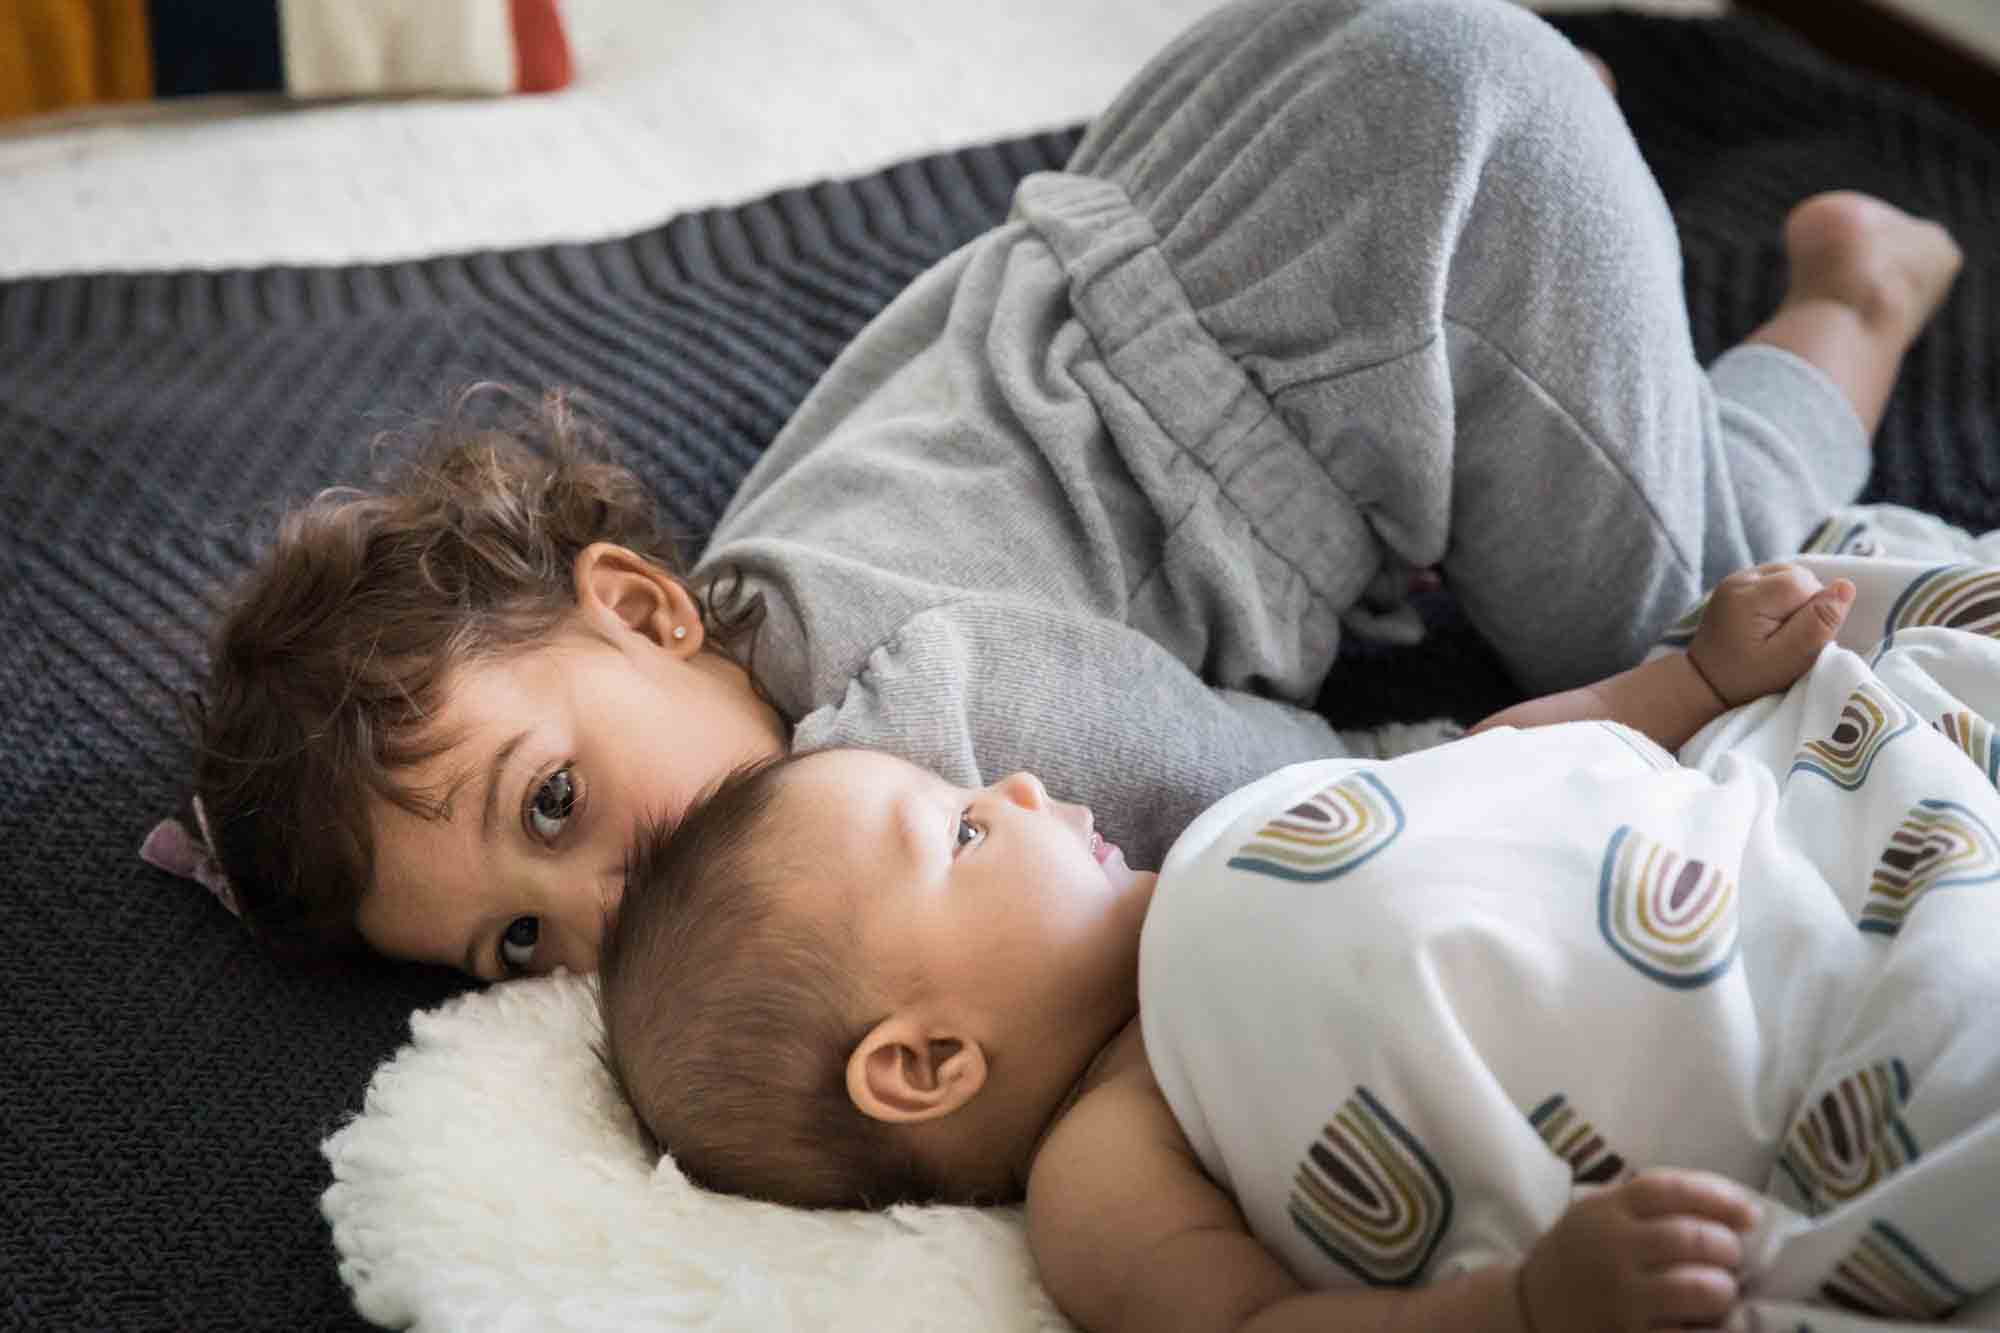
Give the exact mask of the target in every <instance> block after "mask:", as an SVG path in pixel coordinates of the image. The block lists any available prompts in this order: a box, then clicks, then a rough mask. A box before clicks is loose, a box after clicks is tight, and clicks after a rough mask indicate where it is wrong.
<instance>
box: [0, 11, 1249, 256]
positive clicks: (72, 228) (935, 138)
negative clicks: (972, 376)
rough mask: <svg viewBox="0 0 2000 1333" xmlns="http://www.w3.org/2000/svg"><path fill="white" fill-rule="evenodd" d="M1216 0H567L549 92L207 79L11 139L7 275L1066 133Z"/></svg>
mask: <svg viewBox="0 0 2000 1333" xmlns="http://www.w3.org/2000/svg"><path fill="white" fill-rule="evenodd" d="M1211 3H1212V0H1088V2H1087V3H1077V2H1076V0H837V3H796V2H793V0H564V4H563V14H564V16H565V19H566V20H567V25H568V30H569V34H570V40H571V43H572V50H573V53H574V58H575V69H576V78H575V81H574V83H573V85H572V86H571V87H570V88H569V89H567V90H565V91H563V92H561V93H555V94H550V95H546V96H539V97H510V98H499V99H477V100H475V99H465V100H454V99H440V98H412V99H404V100H396V101H358V102H346V103H338V104H321V105H293V104H288V103H286V102H285V101H284V100H283V99H281V98H275V97H271V98H250V97H218V98H198V99H190V100H186V101H182V102H178V103H175V102H166V103H159V104H154V105H152V106H149V107H145V108H142V109H138V110H125V111H111V110H109V109H107V112H94V113H83V114H72V115H69V116H67V117H54V118H49V117H44V118H41V119H39V120H34V121H28V122H21V123H17V124H16V125H15V126H14V127H12V128H9V129H7V130H6V131H5V132H4V133H0V277H13V276H20V275H25V274H36V273H54V272H64V271H71V270H78V269H110V268H117V269H138V268H160V267H181V266H191V267H229V266H235V265H245V264H266V263H341V262H351V261H381V260H390V259H399V258H408V257H412V256H417V255H425V254H435V253H440V252H445V251H454V250H468V249H479V248H485V247H494V246H517V245H531V244H540V243H544V242H550V241H558V240H585V239H596V238H602V237H606V236H614V235H619V234H622V233H626V232H631V231H635V230H638V229H640V228H643V227H646V226H649V225H652V224H655V223H657V222H660V221H662V220H664V219H666V218H668V217H670V216H672V215H674V214H675V213H678V212H682V211H684V210H686V209H690V208H695V207H701V206H704V205H711V204H734V203H739V202H742V201H743V200H745V199H749V198H752V197H755V196H757V195H759V194H763V193H765V192H767V191H770V190H773V189H778V188H781V187H784V186H787V185H794V184H799V183H803V182H807V181H812V180H818V179H823V178H826V177H831V176H842V175H851V174H855V173H859V172H864V171H869V170H873V169H875V168H877V167H881V166H884V165H886V164H888V163H890V162H894V161H897V160H900V159H902V158H906V157H910V156H913V155H916V154H919V153H924V152H930V151H935V150H940V149H945V148H954V147H959V146H962V145H965V144H972V143H980V142H986V141H989V140H993V139H997V138H1001V137H1004V136H1007V135H1012V134H1018V133H1027V132H1032V131H1035V130H1040V129H1049V128H1055V127H1059V126H1063V125H1067V124H1073V123H1075V122H1077V121H1080V120H1083V119H1085V118H1087V117H1088V116H1090V115H1091V114H1093V113H1094V112H1095V111H1096V110H1098V109H1099V108H1100V107H1101V106H1102V105H1103V104H1104V103H1105V102H1106V101H1108V100H1109V99H1110V97H1111V95H1112V94H1113V93H1114V92H1115V91H1116V90H1117V88H1118V86H1119V84H1120V83H1121V82H1122V81H1123V80H1124V79H1126V78H1127V77H1129V76H1130V75H1131V73H1132V72H1133V71H1134V70H1136V69H1137V68H1138V66H1139V65H1140V64H1141V63H1142V62H1143V61H1144V60H1145V58H1146V57H1147V56H1148V55H1150V54H1151V53H1152V52H1153V51H1154V50H1155V49H1157V48H1158V47H1159V46H1161V45H1163V44H1164V43H1165V42H1166V41H1168V40H1169V39H1170V38H1171V37H1172V36H1173V35H1174V34H1175V33H1177V32H1178V31H1180V30H1181V29H1182V28H1183V27H1185V26H1186V25H1187V24H1189V23H1190V22H1192V21H1193V20H1194V19H1195V18H1196V17H1197V16H1198V15H1199V14H1201V13H1202V12H1204V11H1205V10H1206V9H1207V8H1208V7H1209V6H1210V4H1211Z"/></svg>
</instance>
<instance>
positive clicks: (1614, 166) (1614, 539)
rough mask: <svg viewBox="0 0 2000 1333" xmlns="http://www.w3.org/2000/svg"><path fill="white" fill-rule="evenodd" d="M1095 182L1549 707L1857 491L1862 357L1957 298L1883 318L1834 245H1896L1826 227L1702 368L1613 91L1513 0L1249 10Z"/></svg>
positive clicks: (1209, 35)
mask: <svg viewBox="0 0 2000 1333" xmlns="http://www.w3.org/2000/svg"><path fill="white" fill-rule="evenodd" d="M1072 169H1073V170H1078V171H1083V172H1087V173H1090V174H1094V175H1098V176H1101V177H1103V178H1105V179H1107V180H1110V181H1113V182H1115V183H1117V184H1118V185H1119V186H1121V187H1122V188H1123V189H1124V190H1125V191H1126V193H1127V194H1128V195H1129V196H1130V198H1131V200H1132V202H1133V204H1134V205H1135V206H1136V207H1137V208H1138V209H1139V210H1140V212H1141V213H1142V215H1143V216H1144V217H1145V220H1146V221H1147V223H1148V224H1149V225H1150V226H1151V228H1152V229H1153V230H1154V231H1155V232H1157V233H1158V236H1159V242H1158V243H1159V249H1160V251H1161V253H1162V254H1163V255H1164V256H1165V258H1166V259H1167V260H1168V262H1169V263H1170V265H1171V266H1172V268H1173V271H1174V272H1175V274H1176V275H1177V276H1178V277H1179V279H1180V281H1181V283H1182V286H1183V288H1184V290H1185V294H1186V297H1187V299H1188V301H1189V303H1190V304H1191V305H1192V306H1193V308H1194V310H1195V311H1196V313H1197V315H1198V316H1199V319H1200V323H1201V326H1202V328H1203V329H1205V330H1206V331H1207V332H1208V334H1209V335H1211V336H1212V337H1213V338H1214V339H1215V340H1216V341H1217V342H1218V343H1219V344H1220V345H1221V346H1222V347H1223V348H1225V349H1226V350H1228V351H1229V352H1230V353H1231V354H1232V355H1234V357H1235V358H1236V360H1237V362H1238V363H1239V364H1240V365H1241V366H1242V367H1243V368H1244V370H1245V371H1246V372H1247V373H1248V374H1249V375H1250V377H1251V378H1252V380H1253V382H1254V383H1255V384H1256V385H1257V386H1258V388H1260V389H1261V390H1262V391H1263V393H1264V394H1265V395H1266V396H1267V397H1268V399H1269V400H1270V402H1271V404H1272V405H1273V407H1274V408H1275V410H1276V411H1277V412H1278V414H1279V415H1280V417H1281V418H1282V419H1283V420H1284V421H1285V422H1286V423H1287V425H1289V426H1290V427H1291V428H1292V430H1293V431H1294V432H1295V433H1296V435H1297V436H1298V437H1299V439H1300V440H1301V441H1302V442H1303V443H1304V445H1305V446H1306V449H1307V450H1308V451H1309V452H1310V453H1311V454H1312V455H1313V456H1314V457H1315V458H1317V460H1318V462H1319V465H1320V466H1321V467H1323V468H1324V470H1325V471H1326V473H1327V474H1329V475H1330V476H1331V477H1332V478H1333V479H1334V480H1335V481H1336V482H1337V483H1338V484H1339V485H1340V487H1341V488H1342V489H1343V490H1344V491H1345V492H1346V493H1347V494H1348V495H1349V496H1350V497H1352V498H1353V500H1354V501H1355V503H1356V504H1357V505H1358V506H1359V507H1360V509H1361V511H1362V513H1363V514H1364V516H1365V518H1366V520H1367V522H1368V524H1369V525H1370V527H1371V528H1372V530H1373V531H1374V533H1375V535H1376V536H1377V537H1378V538H1379V539H1380V541H1381V543H1382V545H1383V546H1384V547H1385V548H1386V549H1387V550H1388V551H1390V552H1393V553H1394V555H1396V556H1397V557H1399V558H1400V559H1401V560H1403V561H1405V562H1407V563H1409V564H1411V565H1416V566H1425V565H1433V564H1441V565H1442V566H1443V567H1444V569H1445V572H1446V575H1447V578H1448V579H1449V580H1450V582H1451V584H1452V586H1453V589H1454V591H1455V592H1456V593H1457V595H1458V597H1459V599H1460V601H1461V602H1462V603H1463V604H1464V606H1465V607H1466V610H1467V613H1468V614H1469V615H1470V616H1471V617H1472V619H1473V620H1474V622H1475V623H1476V624H1478V625H1479V627H1480V628H1481V629H1482V631H1484V632H1485V633H1486V634H1487V635H1488V637H1489V638H1491V639H1492V640H1493V642H1494V643H1495V645H1496V646H1497V647H1498V648H1499V649H1500V651H1501V652H1502V653H1503V655H1504V656H1505V657H1506V658H1507V660H1508V661H1509V663H1510V664H1511V665H1512V667H1513V668H1514V670H1515V672H1516V674H1517V675H1518V676H1519V678H1520V680H1521V683H1522V684H1523V685H1524V686H1526V687H1528V688H1530V689H1533V690H1537V691H1546V690H1552V689H1555V688H1559V687H1564V686H1567V685H1571V684H1575V683H1577V682H1579V681H1581V680H1585V679H1590V678H1593V677H1596V676H1600V675H1604V674H1608V673H1609V672H1611V671H1614V670H1617V669H1619V668H1621V667H1623V666H1626V665H1629V664H1630V663H1631V662H1632V661H1634V660H1636V659H1637V657H1638V656H1639V654H1640V653H1641V651H1642V650H1643V649H1644V647H1645V646H1646V645H1647V644H1648V643H1649V642H1650V641H1651V639H1652V638H1653V636H1654V635H1655V634H1656V633H1657V632H1658V631H1659V629H1660V628H1661V627H1662V626H1664V625H1665V624H1667V623H1668V622H1669V621H1671V620H1672V619H1673V618H1674V617H1675V616H1677V615H1678V614H1679V613H1680V612H1681V611H1682V610H1684V609H1685V608H1686V607H1687V606H1688V605H1689V604H1691V603H1692V602H1693V600H1694V599H1695V598H1696V597H1697V596H1698V595H1699V594H1700V592H1701V591H1702V589H1704V588H1705V587H1707V586H1709V585H1710V584H1712V583H1713V582H1715V581H1716V580H1717V579H1719V578H1720V577H1721V576H1722V575H1724V574H1726V573H1728V572H1729V571H1730V570H1732V569H1734V568H1737V567H1739V566H1742V565H1745V564H1752V563H1756V562H1759V561H1762V560H1765V559H1769V558H1774V557H1776V556H1780V555H1783V554H1786V553H1789V552H1790V551H1792V550H1795V549H1796V548H1797V544H1798V543H1799V542H1800V541H1801V540H1802V539H1803V538H1804V537H1805V535H1806V534H1807V533H1808V532H1809V531H1810V529H1811V527H1812V525H1813V524H1814V523H1815V522H1816V521H1817V520H1818V519H1819V518H1820V517H1821V516H1823V515H1824V513H1825V512H1826V511H1827V510H1829V509H1830V508H1832V507H1834V506H1835V505H1838V504H1841V503H1844V502H1846V501H1848V500H1850V499H1851V498H1853V496H1854V495H1855V494H1856V493H1857V492H1858V491H1859V489H1860V486H1861V483H1862V482H1863V480H1864V479H1865V477H1866V474H1867V470H1868V462H1869V460H1868V451H1867V429H1868V426H1869V425H1870V424H1871V423H1870V422H1869V420H1868V418H1869V416H1870V408H1869V405H1868V404H1869V401H1871V400H1870V399H1869V398H1868V397H1867V393H1868V392H1869V391H1868V389H1867V381H1866V377H1865V376H1864V377H1860V378H1857V377H1855V376H1853V375H1850V374H1849V373H1848V370H1847V369H1846V367H1847V366H1848V364H1849V363H1850V362H1854V361H1858V362H1862V363H1869V362H1870V360H1871V358H1874V359H1875V360H1879V359H1880V355H1881V353H1882V351H1883V350H1884V349H1888V348H1893V349H1894V352H1892V353H1891V357H1892V358H1893V355H1894V353H1895V352H1900V348H1901V345H1902V344H1903V343H1906V342H1907V340H1908V337H1909V335H1910V333H1911V332H1913V330H1914V324H1913V323H1912V322H1911V321H1912V317H1913V316H1914V317H1916V318H1919V319H1920V318H1921V314H1922V313H1923V311H1924V310H1925V309H1927V306H1926V302H1925V300H1924V299H1921V298H1919V299H1914V300H1910V301H1906V302H1904V303H1903V304H1902V306H1901V307H1900V314H1898V315H1896V316H1894V317H1891V316H1890V315H1888V314H1887V311H1888V309H1889V306H1883V305H1881V304H1880V303H1878V302H1875V301H1874V300H1873V298H1867V299H1862V298H1861V297H1860V295H1859V294H1858V291H1857V290H1856V288H1855V287H1854V285H1853V284H1854V279H1853V277H1852V271H1853V269H1854V266H1853V265H1851V264H1848V263H1846V262H1845V261H1843V262H1841V263H1835V262H1833V261H1832V259H1830V258H1828V256H1829V255H1833V254H1841V255H1846V256H1848V257H1849V258H1851V257H1852V256H1853V255H1854V254H1855V253H1856V252H1857V251H1870V250H1871V249H1882V248H1885V247H1884V246H1883V245H1882V244H1881V243H1880V241H1879V231H1878V240H1876V241H1871V242H1867V243H1855V242H1853V241H1851V240H1849V241H1846V242H1843V243H1842V244H1841V245H1837V246H1836V245H1831V244H1830V243H1829V242H1827V241H1826V239H1825V238H1818V239H1817V241H1815V237H1816V236H1817V233H1818V232H1819V231H1820V230H1822V229H1824V230H1825V231H1828V232H1843V234H1851V231H1852V229H1851V228H1845V229H1844V228H1834V227H1831V226H1827V225H1825V223H1824V222H1822V221H1820V220H1819V219H1820V214H1822V213H1824V215H1825V217H1828V218H1830V217H1832V212H1831V211H1830V210H1826V209H1825V207H1824V206H1822V207H1821V208H1820V209H1816V210H1807V213H1806V214H1805V217H1806V220H1807V221H1808V222H1810V223H1813V224H1814V225H1807V226H1802V227H1801V228H1800V229H1799V230H1800V235H1799V237H1798V238H1797V241H1796V243H1795V248H1794V258H1795V264H1796V265H1797V269H1798V281H1797V282H1796V283H1795V294H1796V295H1797V296H1798V300H1797V301H1796V302H1791V303H1788V305H1790V306H1792V308H1791V309H1790V310H1789V311H1782V312H1780V315H1779V316H1778V317H1777V318H1776V319H1774V321H1773V328H1772V329H1769V330H1767V331H1766V333H1765V334H1764V335H1761V338H1760V340H1759V341H1757V342H1754V343H1752V344H1750V345H1749V346H1747V347H1745V348H1742V349H1739V350H1737V351H1735V352H1732V353H1730V354H1729V355H1728V356H1725V357H1724V358H1722V359H1721V360H1720V361H1719V362H1718V363H1717V364H1716V366H1715V367H1714V368H1713V369H1712V371H1704V369H1703V368H1702V367H1701V365H1700V364H1699V363H1698V362H1697V361H1696V359H1695V355H1694V350H1693V343H1692V339H1691V338H1690V336H1689V333H1688V328H1687V314H1686V309H1685V305H1684V301H1683V296H1682V290H1681V272H1680V252H1679V245H1678V240H1677V237H1676V235H1675V233H1674V228H1673V223H1672V219H1671V217H1670V215H1669V214H1668V212H1667V209H1666V205H1665V201H1664V200H1663V199H1661V197H1660V195H1659V190H1658V187H1657V185H1656V184H1655V182H1654V181H1653V179H1652V176H1651V174H1650V173H1649V172H1648V171H1647V169H1646V167H1645V164H1644V162H1643V161H1642V160H1641V159H1640V157H1639V154H1638V151H1637V147H1636V145H1634V144H1633V142H1632V140H1631V135H1630V132H1629V130H1628V129H1627V128H1626V126H1625V123H1624V120H1623V118H1622V116H1621V115H1620V114H1619V112H1618V108H1617V104H1616V102H1615V100H1614V99H1613V98H1612V96H1611V95H1610V93H1609V92H1608V90H1607V88H1606V86H1605V84H1604V83H1603V82H1602V81H1600V79H1599V78H1598V77H1597V76H1596V75H1595V73H1594V72H1593V70H1592V69H1591V67H1590V65H1589V64H1588V63H1587V62H1586V61H1585V60H1584V59H1583V58H1582V57H1581V56H1580V55H1579V54H1578V52H1577V51H1576V50H1575V48H1573V47H1572V46H1570V45H1569V43H1568V42H1566V41H1565V40H1564V39H1563V38H1562V37H1561V36H1560V35H1559V34H1557V33H1556V32H1555V31H1554V30H1553V29H1551V28H1549V27H1548V26H1547V25H1546V24H1544V23H1542V22H1541V21H1540V20H1538V19H1536V18H1535V17H1533V16H1532V15H1530V14H1528V13H1527V12H1526V11H1523V10H1520V9H1517V8H1515V7H1513V6H1510V5H1504V4H1492V3H1488V2H1487V0H1381V2H1380V3H1375V4H1358V3H1354V0H1258V2H1256V3H1249V4H1239V5H1236V6H1232V7H1231V8H1229V9H1227V10H1224V11H1222V12H1221V13H1219V14H1218V15H1217V16H1216V17H1215V18H1214V19H1212V20H1210V21H1209V22H1207V23H1205V24H1204V25H1203V27H1201V28H1199V29H1197V30H1196V31H1195V32H1194V33H1193V34H1190V36H1189V37H1188V38H1186V39H1184V40H1183V41H1182V42H1180V43H1177V44H1176V46H1175V47H1173V48H1170V50H1169V51H1168V52H1167V53H1165V55H1163V57H1162V58H1161V59H1160V60H1159V61H1157V62H1156V63H1155V64H1154V65H1153V66H1152V67H1149V69H1148V71H1147V72H1146V73H1145V74H1144V75H1142V76H1141V78H1140V79H1139V80H1138V81H1137V82H1136V83H1135V84H1134V85H1133V86H1132V88H1130V89H1128V91H1127V92H1126V94H1125V95H1123V96H1122V97H1121V98H1120V99H1119V101H1118V102H1117V103H1116V104H1115V105H1114V106H1113V107H1112V108H1111V109H1110V110H1109V111H1108V112H1107V113H1106V114H1105V115H1104V116H1103V117H1101V118H1100V120H1099V121H1098V123H1097V124H1095V125H1094V126H1093V127H1092V130H1091V133H1090V135H1089V136H1088V137H1087V138H1086V140H1085V143H1084V145H1083V146H1082V148H1080V149H1079V152H1078V155H1077V158H1076V160H1075V163H1074V164H1073V167H1072ZM1860 267H1861V268H1862V269H1869V270H1871V271H1872V269H1874V268H1876V267H1881V266H1875V265H1871V264H1863V265H1861V266H1860ZM1889 267H1893V266H1889ZM1917 267H1919V268H1924V267H1926V266H1925V265H1923V264H1919V265H1918V266H1917ZM1837 273H1838V274H1847V275H1848V276H1847V277H1844V278H1840V279H1838V280H1836V278H1835V275H1836V274H1837ZM1917 286H1918V290H1920V291H1921V290H1922V286H1923V285H1922V284H1921V283H1920V284H1918V285H1917ZM1929 299H1930V300H1932V301H1934V299H1935V294H1933V295H1932V296H1931V297H1930V298H1929ZM1850 301H1851V302H1853V304H1851V305H1850V304H1849V303H1850ZM1829 302H1830V303H1831V304H1832V306H1834V307H1839V308H1840V309H1836V310H1832V311H1829V309H1828V303H1829ZM1894 304H1895V303H1893V302H1891V303H1890V306H1893V305H1894ZM1841 310H1847V311H1849V312H1851V313H1852V314H1853V316H1854V323H1855V328H1856V330H1862V331H1865V333H1866V337H1865V338H1861V337H1859V335H1858V334H1857V338H1856V339H1849V340H1846V341H1843V340H1842V339H1841V338H1840V337H1838V336H1836V337H1835V338H1834V341H1835V343H1836V344H1837V346H1838V349H1839V350H1840V352H1841V355H1842V356H1844V357H1846V359H1845V360H1843V359H1841V357H1836V356H1834V355H1831V354H1830V353H1829V352H1828V350H1827V349H1826V348H1825V347H1824V346H1823V345H1822V344H1823V342H1824V341H1825V340H1826V339H1827V337H1828V335H1829V328H1831V327H1832V326H1833V325H1834V324H1835V322H1836V320H1837V319H1841V318H1846V317H1847V316H1846V315H1845V314H1842V313H1841ZM1871 310H1872V311H1873V314H1872V315H1871V316H1869V317H1868V318H1863V317H1862V316H1863V315H1864V313H1866V312H1868V311H1871ZM1816 340H1817V341H1816ZM1871 340H1872V341H1871ZM1899 340H1900V341H1899ZM1850 344H1852V345H1850ZM1857 347H1858V348H1863V349H1868V350H1865V351H1860V352H1858V353H1857V352H1856V348H1857ZM1822 363H1824V364H1822ZM1890 373H1891V374H1893V370H1891V372H1890ZM1878 378H1879V376H1878ZM1850 391H1853V397H1852V399H1850V396H1849V394H1850ZM1873 411H1874V412H1876V413H1879V404H1878V405H1877V406H1876V407H1875V408H1874V409H1873Z"/></svg>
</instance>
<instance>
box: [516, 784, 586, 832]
mask: <svg viewBox="0 0 2000 1333" xmlns="http://www.w3.org/2000/svg"><path fill="white" fill-rule="evenodd" d="M576 798H577V786H576V774H575V772H574V771H573V770H571V769H568V768H559V769H557V770H556V771H555V772H553V773H551V774H549V775H548V777H547V778H545V779H543V781H542V785H541V786H539V787H537V788H535V792H534V795H532V796H530V797H529V798H528V810H527V817H526V822H527V825H528V832H530V833H532V834H534V835H535V836H536V837H537V838H540V839H541V840H542V841H543V842H554V841H555V840H556V839H557V838H559V837H561V836H562V830H563V824H564V823H566V822H567V821H568V819H569V817H570V815H571V814H572V813H574V812H575V810H576Z"/></svg>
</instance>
